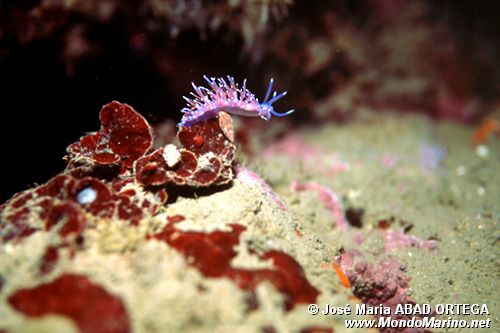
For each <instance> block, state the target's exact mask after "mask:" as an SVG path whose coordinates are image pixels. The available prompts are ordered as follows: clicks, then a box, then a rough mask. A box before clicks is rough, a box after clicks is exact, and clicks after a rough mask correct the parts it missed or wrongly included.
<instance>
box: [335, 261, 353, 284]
mask: <svg viewBox="0 0 500 333" xmlns="http://www.w3.org/2000/svg"><path fill="white" fill-rule="evenodd" d="M332 267H333V269H334V270H335V273H337V275H338V277H339V279H340V283H341V284H342V285H343V286H344V287H346V288H351V283H350V282H349V278H348V277H347V275H345V273H344V271H343V270H342V268H341V267H340V265H339V264H337V263H336V262H332Z"/></svg>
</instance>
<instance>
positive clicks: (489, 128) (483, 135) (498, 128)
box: [472, 118, 500, 145]
mask: <svg viewBox="0 0 500 333" xmlns="http://www.w3.org/2000/svg"><path fill="white" fill-rule="evenodd" d="M492 133H497V134H498V133H500V122H499V121H498V120H497V119H494V118H487V119H485V120H484V121H483V122H482V123H481V125H479V127H478V128H477V129H476V130H475V131H474V135H473V137H472V142H473V143H474V144H475V145H479V144H481V143H484V142H485V141H486V140H488V138H489V137H490V136H491V134H492Z"/></svg>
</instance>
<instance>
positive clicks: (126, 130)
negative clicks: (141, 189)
mask: <svg viewBox="0 0 500 333" xmlns="http://www.w3.org/2000/svg"><path fill="white" fill-rule="evenodd" d="M99 119H100V120H101V129H100V130H99V131H98V132H95V133H91V134H88V135H86V136H84V137H82V138H81V139H80V141H79V142H76V143H73V144H72V145H70V146H69V147H68V153H69V157H68V159H69V160H70V164H71V163H73V162H84V161H91V162H92V163H96V164H103V165H106V164H115V163H119V164H120V165H121V166H122V167H124V168H131V167H132V165H133V163H134V161H135V160H136V159H138V158H139V157H141V156H142V155H144V154H145V153H146V152H147V151H148V150H149V149H150V148H151V147H152V145H153V136H152V130H151V127H150V126H149V124H148V122H147V121H146V119H144V117H142V116H141V115H140V114H139V113H137V112H136V111H135V110H134V109H133V108H132V107H131V106H129V105H127V104H122V103H119V102H116V101H115V102H111V103H109V104H106V105H105V106H104V107H103V108H102V110H101V112H100V114H99Z"/></svg>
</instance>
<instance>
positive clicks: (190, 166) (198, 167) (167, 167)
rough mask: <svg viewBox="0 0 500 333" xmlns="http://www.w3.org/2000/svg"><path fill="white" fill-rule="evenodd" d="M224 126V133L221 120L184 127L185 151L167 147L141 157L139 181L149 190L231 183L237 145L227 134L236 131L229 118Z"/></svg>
mask: <svg viewBox="0 0 500 333" xmlns="http://www.w3.org/2000/svg"><path fill="white" fill-rule="evenodd" d="M227 117H229V115H227ZM223 123H224V131H223V129H222V128H221V126H220V124H219V122H218V121H217V119H209V120H205V121H202V122H199V123H196V124H194V125H192V126H190V127H181V128H180V129H179V132H178V135H177V136H178V138H179V141H180V142H181V144H182V145H183V148H177V147H175V146H173V145H167V146H165V147H163V148H159V149H157V150H155V151H153V152H152V153H151V154H149V155H146V156H143V157H141V158H140V159H139V160H137V162H136V163H135V166H134V172H135V179H136V181H137V182H138V183H139V184H141V185H143V186H145V187H155V186H163V185H167V184H169V183H172V184H175V185H178V186H191V187H208V186H211V185H223V184H227V183H229V182H230V181H231V180H232V179H233V170H232V167H233V162H234V157H235V155H234V152H235V150H236V146H235V145H234V144H233V142H232V141H231V140H230V139H228V138H227V135H226V134H225V133H226V132H229V133H230V132H231V131H232V122H231V121H229V120H227V119H226V120H224V122H223Z"/></svg>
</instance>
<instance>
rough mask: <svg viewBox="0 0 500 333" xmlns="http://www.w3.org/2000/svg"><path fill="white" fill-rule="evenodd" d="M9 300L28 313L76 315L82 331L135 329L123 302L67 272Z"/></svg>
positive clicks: (107, 332)
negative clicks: (131, 327)
mask: <svg viewBox="0 0 500 333" xmlns="http://www.w3.org/2000/svg"><path fill="white" fill-rule="evenodd" d="M8 302H9V303H10V304H11V305H12V307H14V308H15V309H16V310H18V311H20V312H22V313H24V314H25V315H26V316H28V317H41V316H44V315H48V314H58V315H62V316H65V317H68V318H70V319H72V320H73V321H74V322H75V323H76V325H77V326H78V328H79V329H80V332H81V333H129V332H131V329H130V323H129V318H128V314H127V310H126V309H125V306H124V305H123V302H122V301H121V300H120V299H119V298H117V297H116V296H113V295H111V294H109V293H108V292H107V291H106V290H105V289H104V288H102V287H101V286H99V285H98V284H95V283H94V282H92V281H90V280H89V279H87V278H86V277H84V276H80V275H76V274H64V275H62V276H60V277H59V278H57V279H56V280H54V281H52V282H50V283H47V284H42V285H39V286H37V287H35V288H32V289H21V290H18V291H16V292H15V293H14V294H13V295H11V296H9V298H8Z"/></svg>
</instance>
